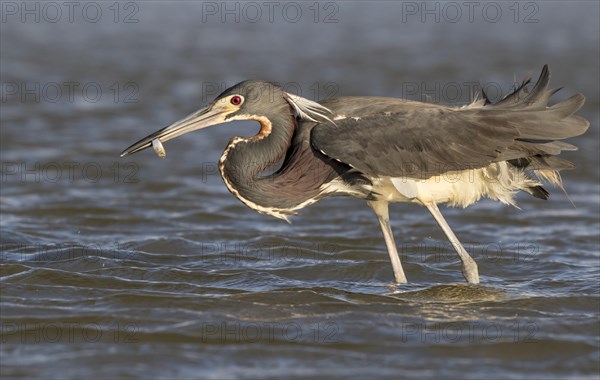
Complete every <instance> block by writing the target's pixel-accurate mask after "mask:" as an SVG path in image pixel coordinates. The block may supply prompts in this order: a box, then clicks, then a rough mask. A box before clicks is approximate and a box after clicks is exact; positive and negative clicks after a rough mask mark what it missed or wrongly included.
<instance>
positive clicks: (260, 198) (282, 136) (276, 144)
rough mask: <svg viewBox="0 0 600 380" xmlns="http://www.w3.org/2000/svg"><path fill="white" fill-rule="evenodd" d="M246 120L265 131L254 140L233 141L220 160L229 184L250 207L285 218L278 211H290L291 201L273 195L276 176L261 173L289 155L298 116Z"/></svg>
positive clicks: (233, 192)
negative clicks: (252, 121) (295, 118)
mask: <svg viewBox="0 0 600 380" xmlns="http://www.w3.org/2000/svg"><path fill="white" fill-rule="evenodd" d="M244 118H245V119H254V120H256V121H258V122H259V123H260V124H261V128H260V131H259V133H258V134H257V135H255V136H253V137H250V138H242V137H234V138H233V139H232V140H231V141H230V143H229V145H228V146H227V148H226V149H225V152H224V153H223V156H222V157H221V159H220V161H219V169H220V171H221V175H222V177H223V180H224V181H225V185H226V186H227V188H228V189H229V191H230V192H231V193H232V194H233V195H235V196H236V197H237V198H239V199H240V200H241V201H242V202H244V203H245V204H246V205H247V206H249V207H250V208H252V209H254V210H256V211H259V212H261V213H265V214H271V215H274V216H278V217H281V218H284V219H285V216H283V215H277V214H278V213H279V211H276V210H278V209H285V208H288V207H289V199H286V197H284V196H283V195H282V194H276V193H275V192H273V187H272V185H273V183H272V182H273V181H275V180H276V176H273V175H271V176H261V173H263V172H264V171H265V170H266V169H268V168H269V167H271V166H272V165H274V164H276V163H277V162H279V161H280V160H281V159H282V158H283V157H284V156H285V154H286V152H287V150H288V148H289V146H290V144H291V140H292V137H293V135H294V131H295V126H296V122H295V120H294V117H293V116H292V114H291V113H289V114H286V115H285V116H283V115H281V116H280V115H277V116H274V117H265V116H255V115H245V116H244Z"/></svg>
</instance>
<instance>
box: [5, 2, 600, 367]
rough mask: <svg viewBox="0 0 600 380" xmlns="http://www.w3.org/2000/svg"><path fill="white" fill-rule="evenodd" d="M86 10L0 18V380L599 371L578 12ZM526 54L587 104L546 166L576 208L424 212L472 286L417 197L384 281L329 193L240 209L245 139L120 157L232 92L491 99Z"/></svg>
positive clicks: (380, 257) (245, 128)
mask: <svg viewBox="0 0 600 380" xmlns="http://www.w3.org/2000/svg"><path fill="white" fill-rule="evenodd" d="M11 4H12V3H11ZM15 4H16V6H17V9H18V7H20V6H21V5H20V4H21V3H15ZM85 4H87V3H82V5H81V7H82V8H83V7H84V5H85ZM92 4H96V5H95V6H94V7H99V8H100V9H101V10H102V16H101V17H100V19H99V20H98V22H91V19H90V17H91V16H90V15H88V16H86V17H87V19H86V18H84V17H82V16H81V14H80V13H77V11H76V12H75V13H74V20H73V22H69V20H68V18H66V17H67V16H66V14H67V13H66V10H65V9H63V16H62V18H60V19H59V20H58V22H54V23H52V22H47V20H45V19H44V17H43V16H44V15H43V14H41V18H40V20H39V22H35V20H32V19H31V17H32V16H27V17H29V18H26V20H25V21H26V22H21V20H20V18H19V17H18V16H12V10H11V9H12V8H10V9H9V8H3V12H4V13H3V17H6V19H3V20H2V23H1V24H0V26H1V32H2V33H1V35H2V36H1V37H0V38H1V47H0V48H1V53H2V54H1V61H2V65H1V68H0V75H1V77H2V90H3V91H2V103H1V106H2V112H1V114H0V117H1V131H0V133H1V144H2V150H1V154H0V156H1V161H2V182H1V184H2V193H1V198H0V206H1V211H2V215H1V219H0V226H1V227H2V228H1V233H0V238H1V245H2V249H1V257H0V259H1V263H0V264H1V267H0V268H1V273H0V276H1V281H2V282H1V288H0V289H1V311H0V314H1V319H2V321H1V323H2V327H1V339H2V345H1V349H0V352H1V362H2V363H1V364H2V366H1V375H2V378H3V379H5V378H32V377H37V378H59V377H60V378H115V377H119V378H150V377H154V378H198V377H201V378H255V377H273V378H281V377H306V376H311V375H314V376H319V377H324V376H331V377H338V378H341V377H344V378H348V377H350V378H365V377H366V376H370V377H379V378H382V377H395V378H396V377H408V378H414V377H417V376H418V377H425V378H457V377H461V378H477V379H479V378H484V377H485V378H564V377H589V378H597V376H598V372H599V370H600V368H599V364H598V363H599V355H600V351H599V339H598V338H599V336H600V331H599V324H598V322H599V318H598V315H599V308H600V303H599V296H600V292H599V282H598V281H599V267H600V265H599V245H600V238H599V230H600V220H599V214H600V212H599V211H600V185H599V181H598V165H599V164H600V162H599V161H600V160H599V157H598V151H599V133H598V125H599V113H598V104H599V102H600V97H599V95H600V89H599V83H598V70H599V64H600V63H599V58H598V57H599V47H598V40H599V38H600V37H599V27H598V14H599V7H598V4H596V3H592V2H582V3H577V4H576V5H577V6H573V5H567V4H564V5H562V4H560V3H554V2H552V3H541V2H530V3H526V4H525V3H521V8H519V10H520V13H519V15H518V17H517V18H516V19H517V22H515V17H516V16H515V13H514V9H511V8H509V7H510V6H511V4H512V3H511V4H509V3H500V2H496V3H492V4H495V6H497V7H499V8H500V9H501V10H502V11H503V13H502V14H503V16H501V17H500V18H499V19H498V21H497V22H491V20H490V19H489V17H491V16H490V15H491V13H490V15H488V16H487V17H488V19H485V18H484V17H483V16H482V15H481V13H477V12H475V13H474V19H473V22H470V21H469V20H468V19H467V18H466V17H467V16H466V13H465V14H464V15H463V16H462V18H460V19H458V20H457V21H456V22H450V18H452V17H453V16H452V15H453V14H451V13H440V20H439V22H436V20H435V19H431V18H427V17H431V16H426V18H425V22H421V19H420V16H421V15H420V14H419V13H417V14H416V15H413V14H412V13H413V12H414V8H406V7H407V6H412V5H414V4H417V5H418V4H419V3H411V2H404V3H400V2H398V3H393V2H368V3H367V2H365V3H362V2H335V3H334V2H332V3H328V4H333V5H331V6H329V7H328V8H325V6H326V4H321V5H320V6H321V8H319V9H320V10H319V14H318V15H317V16H315V13H314V12H315V10H314V9H310V8H308V7H309V6H310V4H308V3H302V4H300V3H293V4H297V5H298V6H299V7H300V8H301V9H302V11H303V13H302V15H303V16H301V17H300V19H299V20H298V22H291V21H292V16H293V15H292V14H291V12H292V10H289V12H290V14H289V15H287V16H286V17H287V18H285V17H283V16H282V15H281V14H280V13H277V12H275V13H274V16H273V17H274V19H273V22H272V23H271V22H269V19H268V18H265V17H267V16H266V15H267V13H266V10H265V9H264V8H263V9H262V12H263V13H262V15H263V16H262V18H261V19H259V20H258V21H257V22H249V21H250V19H251V18H252V17H253V15H254V14H251V13H247V14H245V13H243V12H251V11H252V9H249V8H247V6H246V8H242V5H243V4H242V3H240V5H239V6H240V11H239V12H240V13H239V14H240V20H239V22H236V20H235V19H232V16H226V22H222V21H221V17H220V16H221V14H220V13H219V12H221V11H222V9H220V8H219V9H220V10H219V11H217V13H216V14H213V13H212V12H214V11H215V10H214V8H206V6H207V5H206V4H207V3H205V4H204V5H202V4H200V3H192V2H178V3H176V7H175V6H172V5H169V4H166V3H160V2H130V3H120V5H119V8H118V9H119V13H118V14H116V13H115V12H116V10H115V8H114V5H113V3H104V2H97V3H92ZM211 4H212V5H215V4H216V6H217V7H221V6H222V3H210V4H209V5H211ZM230 4H236V3H230ZM258 4H259V5H260V3H258ZM403 4H404V5H403ZM411 4H412V5H411ZM440 4H441V3H440ZM527 4H534V5H535V6H530V7H528V8H525V7H526V5H527ZM212 5H211V6H212ZM3 6H4V7H6V5H4V3H3ZM111 6H113V8H110V7H111ZM40 7H41V5H40ZM203 7H204V8H203ZM281 7H282V8H283V5H281ZM403 7H404V8H403ZM440 7H441V5H440ZM482 7H483V5H482ZM536 7H537V8H536ZM75 9H79V8H75ZM233 9H234V12H235V8H233ZM244 9H246V11H244ZM276 9H278V8H276ZM444 9H446V11H447V12H451V11H452V9H450V8H440V12H443V11H444ZM476 9H478V8H476ZM536 9H537V11H536ZM42 11H43V8H40V13H41V12H42ZM51 11H52V10H51V9H47V12H51ZM463 11H464V12H466V10H465V9H463ZM532 11H536V12H534V16H531V17H533V19H535V20H537V21H536V22H524V21H525V18H526V16H529V15H530V14H531V12H532ZM89 12H92V10H89ZM490 12H491V10H490ZM90 14H91V13H90ZM53 15H54V14H51V13H48V14H46V15H45V16H47V17H46V18H52V17H54V16H53ZM326 16H329V17H330V18H328V20H337V22H332V23H325V22H323V21H324V20H325V18H326ZM15 17H16V18H15ZM228 17H229V18H228ZM315 17H317V20H318V22H316V23H315V22H314V19H315ZM125 19H127V20H128V21H131V20H133V19H135V20H137V22H132V23H126V22H123V21H124V20H125ZM115 20H117V22H115ZM527 20H528V21H531V18H528V19H527ZM544 63H548V64H549V65H550V68H551V69H552V73H553V78H552V81H551V85H554V86H556V87H559V86H563V87H564V89H563V90H562V91H561V92H560V93H559V94H557V97H556V98H557V99H564V98H566V97H567V96H569V95H571V94H573V93H575V92H577V91H580V92H582V93H584V94H585V95H586V97H587V103H586V105H585V106H584V108H583V109H582V110H581V115H582V116H585V117H586V118H588V119H589V120H590V121H591V123H592V125H591V127H590V130H589V131H588V133H587V134H586V135H584V136H581V137H578V138H575V139H573V141H572V142H573V143H574V144H576V145H578V146H579V147H580V150H579V151H578V152H566V154H565V156H566V157H567V158H568V159H570V160H572V161H573V162H575V163H576V164H577V166H578V168H577V169H576V170H574V171H568V172H564V174H563V178H564V182H565V187H566V189H567V191H568V194H569V197H570V198H571V199H572V201H573V202H574V204H575V205H576V206H577V207H573V206H572V205H571V203H570V202H569V200H568V199H567V198H566V196H565V195H564V194H563V193H562V192H561V191H560V190H559V189H552V188H551V187H549V190H551V193H552V197H551V199H550V200H549V201H547V202H544V201H540V200H538V199H534V198H531V197H528V196H526V195H520V196H519V197H518V200H519V206H520V207H521V210H519V209H515V208H510V207H506V206H503V205H500V204H497V203H494V202H492V201H482V202H480V203H478V204H477V205H474V206H472V207H469V208H468V209H466V210H462V209H444V208H443V209H442V212H443V213H444V214H445V215H446V217H447V219H448V222H449V223H450V225H451V226H453V228H454V230H455V232H456V233H457V235H458V236H459V238H460V239H461V240H462V241H463V243H464V244H465V247H466V248H467V250H468V251H469V252H470V253H471V254H472V255H473V256H474V257H475V259H476V260H477V262H478V263H479V270H480V274H481V280H482V284H481V285H478V286H468V285H466V284H464V283H463V278H462V275H461V273H460V265H459V262H458V260H457V259H456V258H455V255H454V253H453V250H452V248H451V247H450V246H449V245H448V244H447V243H446V241H445V238H444V236H443V234H442V232H441V231H440V230H439V228H438V227H437V226H436V225H435V221H434V220H433V219H432V218H431V217H430V216H429V214H428V213H427V211H426V210H424V209H422V208H420V207H417V206H414V205H393V206H392V209H391V214H392V218H393V228H394V232H395V236H396V242H397V245H398V247H399V250H400V252H401V254H402V260H403V263H404V267H405V270H406V273H407V277H408V278H409V281H410V283H409V284H407V285H403V286H399V287H397V286H393V285H391V280H392V278H393V275H392V269H391V265H390V263H389V259H388V256H387V253H386V251H385V246H384V242H383V239H382V238H381V233H380V231H379V228H378V226H377V223H376V220H375V218H374V216H373V215H372V212H371V210H370V209H369V208H368V207H367V206H366V205H365V204H364V202H362V201H358V200H354V199H342V198H339V199H330V200H326V201H323V202H321V203H319V204H316V205H313V206H311V207H309V208H307V209H304V210H303V211H302V215H301V216H299V217H295V218H293V220H292V221H293V224H291V225H288V224H287V223H285V222H282V221H279V220H276V219H273V218H270V217H267V216H263V215H259V214H256V213H254V212H253V211H251V210H249V209H247V208H246V207H245V206H244V205H243V204H241V203H240V202H239V201H237V200H236V199H235V198H233V197H232V196H231V195H230V194H229V193H228V192H227V190H226V188H225V186H224V185H223V183H222V181H221V179H220V177H219V176H218V174H217V170H216V162H217V161H218V159H219V157H220V155H221V152H222V150H223V148H224V147H225V145H226V144H227V141H228V139H229V138H230V137H231V136H234V135H236V134H238V135H243V136H250V135H252V134H253V133H255V132H256V130H257V127H256V126H255V125H253V124H252V123H245V122H236V123H233V124H231V125H227V126H222V127H220V128H219V127H215V128H214V129H211V130H207V131H203V132H202V133H198V134H191V135H188V136H185V137H183V138H180V139H177V140H174V141H172V142H168V143H167V144H165V147H166V149H167V153H168V155H167V157H166V159H164V160H161V159H159V158H157V157H156V155H155V154H154V153H153V152H152V151H146V152H142V153H139V154H137V155H134V156H132V157H127V158H125V159H119V158H118V154H119V153H120V152H121V150H122V149H123V148H125V147H126V146H128V145H129V144H130V143H132V142H134V141H137V139H139V138H140V137H143V136H145V135H147V134H148V133H150V132H153V131H155V130H157V129H159V128H160V127H161V126H163V125H166V124H168V123H170V122H172V121H174V120H176V119H179V118H180V117H182V116H184V115H186V114H188V113H190V112H191V111H193V110H195V109H197V108H199V107H200V106H202V105H204V104H206V103H207V102H208V101H209V100H210V99H211V98H212V97H213V96H215V95H216V94H217V93H218V92H219V90H220V89H221V87H226V86H229V85H233V84H235V83H236V82H237V81H239V80H242V79H247V78H262V79H267V80H274V81H278V82H280V83H282V84H284V85H285V86H287V88H288V89H296V90H297V91H296V92H297V93H301V94H302V95H304V96H306V97H309V98H313V99H314V98H325V97H330V96H339V95H359V94H362V95H386V96H397V97H408V98H411V99H417V100H425V99H430V100H432V101H442V102H446V103H451V104H459V103H461V102H466V101H468V99H470V96H471V91H470V90H471V89H472V84H471V83H472V82H476V81H480V82H481V83H482V84H483V85H484V86H485V87H486V89H487V90H488V91H487V92H488V94H489V95H490V97H498V96H499V95H501V94H505V93H506V92H507V91H508V90H509V89H510V87H511V85H512V83H513V75H516V77H517V79H520V78H521V77H522V76H523V75H525V74H527V73H531V74H532V75H533V76H537V75H538V72H539V70H540V69H541V67H542V65H543V64H544ZM69 83H71V84H69ZM36 86H37V87H36ZM69 86H71V87H73V88H74V90H73V92H72V94H71V92H69V90H68V89H69ZM57 88H58V89H59V90H57ZM84 88H85V90H84ZM98 89H99V90H100V91H101V93H99V92H98ZM494 91H495V92H494ZM71 95H72V96H71Z"/></svg>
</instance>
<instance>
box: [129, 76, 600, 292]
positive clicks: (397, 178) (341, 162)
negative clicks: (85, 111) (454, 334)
mask: <svg viewBox="0 0 600 380" xmlns="http://www.w3.org/2000/svg"><path fill="white" fill-rule="evenodd" d="M549 80H550V72H549V70H548V67H547V66H544V69H543V70H542V73H541V75H540V78H539V79H538V81H537V82H536V83H535V85H534V86H533V87H532V88H531V89H529V84H530V80H529V79H527V80H525V81H523V83H522V84H521V85H520V86H519V88H517V89H516V90H515V91H514V92H513V93H511V94H509V95H508V96H506V97H505V98H504V99H502V100H501V101H499V102H497V103H495V104H492V103H491V102H490V101H489V99H487V97H485V94H484V98H483V99H479V100H475V101H474V102H472V103H471V104H469V105H466V106H464V107H460V108H458V107H448V106H444V105H438V104H431V103H422V102H415V101H407V100H402V99H395V98H384V97H340V98H336V99H329V100H324V101H322V102H320V103H316V102H313V101H310V100H308V99H305V98H302V97H299V96H296V95H292V94H289V93H287V92H285V91H283V90H282V89H281V87H279V86H278V85H276V84H274V83H270V82H264V81H244V82H241V83H239V84H237V85H235V86H233V87H231V88H229V89H227V90H225V91H224V92H223V93H222V94H221V95H219V96H218V97H217V99H215V100H214V101H213V102H212V103H211V104H209V105H208V106H207V107H205V108H204V109H201V110H200V111H197V112H195V113H193V114H191V115H190V116H188V117H186V118H184V119H182V120H180V121H178V122H176V123H174V124H173V125H170V126H168V127H166V128H163V129H161V130H160V131H158V132H155V133H153V134H151V135H149V136H147V137H146V138H144V139H142V140H140V141H138V142H136V143H135V144H133V145H131V146H130V147H129V148H127V149H126V150H125V151H124V152H123V153H122V156H125V155H128V154H131V153H135V152H138V151H140V150H143V149H146V148H148V147H150V146H151V145H152V144H153V143H154V146H160V143H162V142H164V141H167V140H170V139H172V138H174V137H177V136H179V135H182V134H185V133H188V132H191V131H193V130H197V129H202V128H206V127H209V126H211V125H215V124H221V123H225V122H228V121H233V120H255V121H257V122H259V123H260V125H261V129H260V131H259V133H258V134H257V135H255V136H252V137H248V138H245V137H234V138H233V139H231V141H230V142H229V144H228V145H227V147H226V149H225V151H224V152H223V155H222V157H221V159H220V160H219V169H220V172H221V176H222V177H223V181H224V182H225V185H226V186H227V188H228V189H229V191H230V192H231V193H232V194H233V195H234V196H236V197H237V198H238V199H239V200H241V201H242V202H243V203H244V204H246V205H247V206H248V207H250V208H252V209H254V210H256V211H258V212H260V213H263V214H267V215H271V216H275V217H278V218H282V219H285V220H289V219H288V218H289V216H290V215H294V214H296V213H297V211H298V210H300V209H302V208H303V207H306V206H308V205H310V204H312V203H314V202H317V201H318V200H320V199H323V198H326V197H331V196H339V195H343V196H352V197H355V198H360V199H364V200H366V201H367V203H368V204H369V205H370V206H371V207H372V208H373V210H374V211H375V214H376V215H377V218H378V221H379V224H380V226H381V229H382V232H383V236H384V240H385V242H386V245H387V248H388V253H389V255H390V260H391V263H392V267H393V271H394V276H395V279H396V281H397V282H406V277H405V275H404V271H403V269H402V265H401V263H400V260H399V256H398V253H397V250H396V246H395V242H394V239H393V235H392V231H391V227H390V222H389V215H388V203H389V202H412V203H417V204H420V205H422V206H425V207H427V209H428V210H429V211H430V212H431V214H432V216H433V217H434V218H435V220H436V221H437V223H438V224H439V225H440V227H441V228H442V230H443V231H444V233H445V234H446V236H447V237H448V239H449V240H450V241H451V243H452V244H453V246H454V247H455V249H456V251H457V254H458V255H459V257H460V259H461V262H462V270H463V274H464V276H465V278H466V279H467V281H468V282H470V283H478V282H479V273H478V269H477V265H476V263H475V262H474V260H473V259H472V258H471V257H470V256H469V254H468V253H467V252H466V251H465V249H464V248H463V247H462V245H461V244H460V243H459V242H458V239H457V238H456V236H455V235H454V232H453V231H452V230H451V229H450V227H449V226H448V224H447V223H446V221H445V220H444V218H443V216H442V214H441V213H440V211H439V209H438V207H437V205H438V204H447V205H450V206H462V207H466V206H468V205H470V204H472V203H474V202H477V201H478V200H479V199H480V198H481V197H487V198H490V199H495V200H498V201H500V202H503V203H506V204H511V205H515V202H514V194H515V193H516V192H517V191H525V192H527V193H529V194H531V195H533V196H535V197H538V198H542V199H546V198H547V197H548V192H547V191H546V190H545V189H544V188H543V187H542V186H541V185H542V184H541V182H540V181H539V180H538V179H545V180H548V181H550V182H552V183H554V184H556V185H559V186H562V183H561V178H560V176H559V174H558V171H559V170H562V169H571V168H573V167H574V165H573V164H571V163H570V162H568V161H566V160H564V159H562V158H560V157H559V155H560V153H561V152H562V151H565V150H575V149H576V147H575V146H573V145H571V144H569V143H566V142H564V141H562V140H564V139H568V138H571V137H574V136H578V135H581V134H582V133H584V132H585V131H586V130H587V128H588V127H589V122H588V121H587V120H585V119H584V118H582V117H580V116H576V115H574V114H575V112H577V110H579V109H580V108H581V106H582V105H583V103H584V101H585V99H584V97H583V95H581V94H576V95H574V96H572V97H571V98H569V99H567V100H565V101H562V102H559V103H557V104H555V105H552V106H548V102H549V100H550V97H551V96H552V95H553V94H554V93H555V92H556V91H557V90H551V89H548V83H549ZM280 162H281V166H280V167H279V168H278V169H277V170H276V171H275V172H274V173H273V174H270V175H265V174H264V172H265V171H266V170H267V169H270V168H273V167H274V165H277V164H278V163H280ZM528 173H530V174H533V175H535V177H536V178H537V179H534V178H532V177H530V176H529V175H527V174H528ZM444 175H452V176H453V179H452V180H449V179H448V178H443V176H444Z"/></svg>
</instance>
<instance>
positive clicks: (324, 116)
mask: <svg viewBox="0 0 600 380" xmlns="http://www.w3.org/2000/svg"><path fill="white" fill-rule="evenodd" d="M283 96H284V97H285V99H286V100H287V101H288V103H290V105H291V106H292V108H293V109H294V113H295V114H296V117H299V118H300V119H303V120H310V121H314V122H316V123H319V122H323V121H328V122H330V123H333V124H335V123H334V122H333V120H332V119H331V117H330V116H332V115H333V112H331V110H330V109H329V108H327V107H324V106H322V105H320V104H319V103H317V102H313V101H312V100H309V99H306V98H303V97H301V96H298V95H294V94H290V93H289V92H284V93H283Z"/></svg>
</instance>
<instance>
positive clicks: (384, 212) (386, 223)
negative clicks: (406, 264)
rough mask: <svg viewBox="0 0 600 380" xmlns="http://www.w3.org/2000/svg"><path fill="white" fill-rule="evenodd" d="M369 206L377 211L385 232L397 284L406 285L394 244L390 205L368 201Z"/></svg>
mask: <svg viewBox="0 0 600 380" xmlns="http://www.w3.org/2000/svg"><path fill="white" fill-rule="evenodd" d="M367 203H368V204H369V206H371V208H372V209H373V211H375V215H377V219H378V220H379V225H380V226H381V231H383V238H384V240H385V245H386V246H387V249H388V253H389V255H390V260H391V261H392V268H393V269H394V277H395V278H396V282H397V283H405V282H406V276H405V275H404V270H403V269H402V263H401V262H400V255H398V251H397V250H396V243H395V242H394V235H393V234H392V228H391V227H390V216H389V212H388V203H387V202H383V201H368V202H367Z"/></svg>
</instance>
